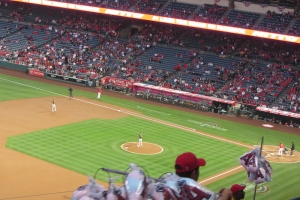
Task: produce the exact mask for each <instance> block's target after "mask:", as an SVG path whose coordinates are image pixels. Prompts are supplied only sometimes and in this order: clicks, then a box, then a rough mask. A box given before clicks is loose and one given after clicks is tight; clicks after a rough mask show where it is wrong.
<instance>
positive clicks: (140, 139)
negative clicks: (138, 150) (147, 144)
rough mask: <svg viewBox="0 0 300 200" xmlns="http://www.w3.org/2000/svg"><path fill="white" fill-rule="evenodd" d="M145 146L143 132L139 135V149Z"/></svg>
mask: <svg viewBox="0 0 300 200" xmlns="http://www.w3.org/2000/svg"><path fill="white" fill-rule="evenodd" d="M142 146H143V135H142V132H140V134H139V144H138V147H142Z"/></svg>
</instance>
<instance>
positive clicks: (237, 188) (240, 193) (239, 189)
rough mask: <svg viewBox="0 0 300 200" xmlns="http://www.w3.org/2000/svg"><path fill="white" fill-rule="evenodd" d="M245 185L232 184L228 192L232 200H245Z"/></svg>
mask: <svg viewBox="0 0 300 200" xmlns="http://www.w3.org/2000/svg"><path fill="white" fill-rule="evenodd" d="M245 188H246V185H239V184H234V185H232V186H231V188H230V191H231V192H232V200H242V199H244V198H245V192H244V189H245Z"/></svg>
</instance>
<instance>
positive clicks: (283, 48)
mask: <svg viewBox="0 0 300 200" xmlns="http://www.w3.org/2000/svg"><path fill="white" fill-rule="evenodd" d="M237 54H238V55H240V56H243V57H247V58H255V59H263V60H265V61H268V62H276V63H279V64H292V65H297V64H298V58H299V56H300V51H299V48H298V45H297V44H290V43H286V42H280V41H273V40H264V39H257V38H245V44H244V47H242V48H239V49H238V51H237Z"/></svg>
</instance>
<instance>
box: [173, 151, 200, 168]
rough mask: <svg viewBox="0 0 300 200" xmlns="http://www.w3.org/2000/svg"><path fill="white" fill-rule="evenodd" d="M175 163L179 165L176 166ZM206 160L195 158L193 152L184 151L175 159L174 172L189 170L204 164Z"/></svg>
mask: <svg viewBox="0 0 300 200" xmlns="http://www.w3.org/2000/svg"><path fill="white" fill-rule="evenodd" d="M176 165H178V166H180V167H179V168H180V169H178V167H176ZM205 165H206V161H205V160H204V159H203V158H197V157H196V156H195V154H193V153H191V152H186V153H183V154H181V155H179V156H178V157H177V158H176V161H175V170H176V172H189V171H192V170H194V169H196V168H197V167H200V166H205Z"/></svg>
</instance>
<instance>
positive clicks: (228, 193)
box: [219, 188, 232, 200]
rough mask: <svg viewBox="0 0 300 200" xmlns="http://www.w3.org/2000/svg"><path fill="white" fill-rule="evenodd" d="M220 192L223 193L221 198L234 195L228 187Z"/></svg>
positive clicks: (228, 197)
mask: <svg viewBox="0 0 300 200" xmlns="http://www.w3.org/2000/svg"><path fill="white" fill-rule="evenodd" d="M219 193H220V194H221V200H229V199H231V197H232V193H231V191H230V190H229V189H227V188H222V189H221V190H220V191H219Z"/></svg>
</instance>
